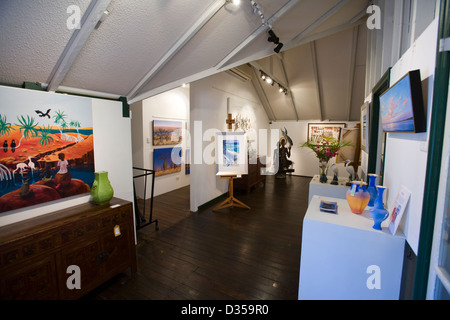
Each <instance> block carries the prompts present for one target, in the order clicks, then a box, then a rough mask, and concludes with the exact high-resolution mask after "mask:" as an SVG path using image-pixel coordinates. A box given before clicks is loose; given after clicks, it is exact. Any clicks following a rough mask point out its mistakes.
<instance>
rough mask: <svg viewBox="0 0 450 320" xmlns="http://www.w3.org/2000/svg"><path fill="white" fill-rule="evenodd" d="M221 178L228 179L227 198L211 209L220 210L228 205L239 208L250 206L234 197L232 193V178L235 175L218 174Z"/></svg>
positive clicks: (235, 176) (234, 177)
mask: <svg viewBox="0 0 450 320" xmlns="http://www.w3.org/2000/svg"><path fill="white" fill-rule="evenodd" d="M220 178H221V179H229V180H230V181H229V183H228V198H226V199H225V201H223V202H222V203H220V204H219V205H218V206H217V207H215V208H214V209H213V211H215V210H220V209H223V208H228V207H232V208H233V207H240V208H245V209H249V210H250V207H249V206H247V205H246V204H244V203H243V202H242V201H240V200H238V199H236V198H235V197H234V195H233V180H234V179H236V178H237V175H224V176H220Z"/></svg>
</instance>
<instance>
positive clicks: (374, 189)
mask: <svg viewBox="0 0 450 320" xmlns="http://www.w3.org/2000/svg"><path fill="white" fill-rule="evenodd" d="M368 176H369V186H368V187H367V192H369V194H370V201H369V204H368V206H369V207H373V206H374V204H375V200H376V199H377V197H378V190H377V187H376V186H375V181H376V180H377V175H376V174H373V173H371V174H368Z"/></svg>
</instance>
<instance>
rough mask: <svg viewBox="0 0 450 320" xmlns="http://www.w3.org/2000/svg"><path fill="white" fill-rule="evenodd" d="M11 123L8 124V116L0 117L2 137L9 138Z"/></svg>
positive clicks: (0, 134)
mask: <svg viewBox="0 0 450 320" xmlns="http://www.w3.org/2000/svg"><path fill="white" fill-rule="evenodd" d="M11 130H12V127H11V123H9V122H6V116H2V115H0V136H7V135H9V133H10V132H11Z"/></svg>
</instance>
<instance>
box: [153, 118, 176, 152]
mask: <svg viewBox="0 0 450 320" xmlns="http://www.w3.org/2000/svg"><path fill="white" fill-rule="evenodd" d="M181 126H182V122H181V121H172V120H153V145H154V146H166V145H175V144H179V143H181V140H182V135H181V129H182V127H181Z"/></svg>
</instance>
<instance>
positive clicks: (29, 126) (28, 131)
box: [15, 115, 39, 148]
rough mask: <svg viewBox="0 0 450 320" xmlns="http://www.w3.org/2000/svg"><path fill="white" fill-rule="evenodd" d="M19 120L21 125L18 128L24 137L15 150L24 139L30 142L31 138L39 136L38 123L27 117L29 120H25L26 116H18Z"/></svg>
mask: <svg viewBox="0 0 450 320" xmlns="http://www.w3.org/2000/svg"><path fill="white" fill-rule="evenodd" d="M17 120H18V121H19V123H18V124H16V126H18V127H19V130H20V132H22V137H21V138H20V140H19V144H18V145H17V146H15V148H18V147H20V144H21V143H22V140H23V138H25V140H28V139H29V138H32V137H37V136H39V129H38V128H37V125H38V123H37V122H36V123H35V122H34V118H33V117H30V116H28V115H27V118H26V119H25V117H24V116H17ZM22 130H23V131H22Z"/></svg>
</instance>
